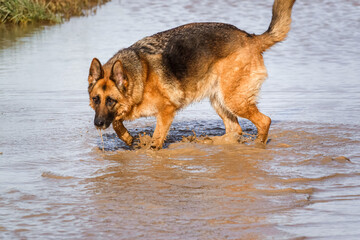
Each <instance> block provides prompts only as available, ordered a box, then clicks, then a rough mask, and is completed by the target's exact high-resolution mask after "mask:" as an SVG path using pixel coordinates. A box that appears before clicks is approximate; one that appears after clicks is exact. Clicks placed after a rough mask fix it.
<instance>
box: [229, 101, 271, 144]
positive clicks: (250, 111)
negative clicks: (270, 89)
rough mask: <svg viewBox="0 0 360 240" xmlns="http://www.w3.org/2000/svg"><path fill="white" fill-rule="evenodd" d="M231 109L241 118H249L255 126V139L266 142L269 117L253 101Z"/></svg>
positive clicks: (269, 123) (269, 122)
mask: <svg viewBox="0 0 360 240" xmlns="http://www.w3.org/2000/svg"><path fill="white" fill-rule="evenodd" d="M233 111H234V112H235V113H236V114H237V115H238V116H239V117H242V118H246V119H249V120H250V121H251V122H252V123H253V124H254V125H255V126H256V128H257V132H258V135H257V141H260V142H261V143H264V144H266V142H267V137H268V133H269V128H270V125H271V118H270V117H268V116H266V115H265V114H263V113H261V112H260V111H259V109H258V108H257V106H256V105H255V103H253V104H248V105H246V106H242V107H241V108H235V109H233Z"/></svg>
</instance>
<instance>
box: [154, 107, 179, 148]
mask: <svg viewBox="0 0 360 240" xmlns="http://www.w3.org/2000/svg"><path fill="white" fill-rule="evenodd" d="M174 116H175V108H174V107H172V106H167V107H164V108H163V109H162V111H160V112H159V114H158V115H157V117H156V128H155V131H154V134H153V137H152V141H151V146H150V147H151V148H152V149H155V150H159V149H161V148H162V146H163V143H164V141H165V138H166V135H167V133H168V131H169V129H170V126H171V123H172V121H173V119H174Z"/></svg>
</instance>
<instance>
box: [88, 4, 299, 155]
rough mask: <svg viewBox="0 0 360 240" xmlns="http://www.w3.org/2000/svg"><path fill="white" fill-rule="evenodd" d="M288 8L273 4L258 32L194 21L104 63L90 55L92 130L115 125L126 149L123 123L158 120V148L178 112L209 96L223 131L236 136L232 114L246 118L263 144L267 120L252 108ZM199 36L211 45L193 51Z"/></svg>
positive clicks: (238, 130)
mask: <svg viewBox="0 0 360 240" xmlns="http://www.w3.org/2000/svg"><path fill="white" fill-rule="evenodd" d="M293 4H294V0H275V3H274V7H273V19H272V21H271V24H270V26H269V29H268V30H267V31H266V32H265V33H264V34H262V35H250V34H247V33H245V32H244V31H241V30H238V29H236V28H235V27H233V26H231V25H226V24H219V23H194V24H188V25H184V26H181V27H178V28H175V29H171V30H168V31H165V32H162V33H158V34H155V35H153V36H150V37H146V38H144V39H142V40H140V41H138V42H137V43H135V44H134V45H132V46H131V47H130V48H128V49H124V50H120V51H119V52H118V53H117V54H115V55H114V57H113V58H111V59H110V60H109V61H108V62H107V63H106V64H105V65H104V66H102V65H101V64H100V62H99V60H97V59H96V58H95V59H94V60H93V61H92V64H91V66H90V72H89V79H88V80H89V96H90V102H91V103H90V105H91V106H92V107H93V108H94V109H95V112H96V116H95V120H94V121H95V125H97V127H98V128H106V127H108V126H109V123H110V122H112V124H113V127H114V129H115V131H116V133H117V135H118V136H119V138H120V139H122V140H123V141H125V142H126V143H127V144H128V145H131V143H132V140H133V138H132V137H131V135H130V134H129V132H128V131H127V130H126V128H125V127H124V125H123V121H127V120H134V119H137V118H140V117H148V116H156V118H157V124H156V129H155V131H154V134H153V138H152V147H153V148H155V149H159V148H161V147H162V145H163V142H164V140H165V138H166V135H167V133H168V131H169V128H170V125H171V123H172V121H173V118H174V116H175V114H176V111H178V110H179V109H181V108H184V107H186V106H187V105H188V104H190V103H192V102H194V101H200V100H202V99H203V98H210V101H211V104H212V106H213V107H214V108H215V110H216V112H217V113H218V114H219V116H220V117H221V118H222V120H223V121H224V125H225V128H226V133H227V134H228V133H233V132H235V133H239V134H241V133H242V129H241V127H240V125H239V123H238V119H237V117H242V118H247V119H249V120H250V121H252V122H253V123H254V125H255V126H256V128H257V130H258V140H259V141H260V142H262V143H266V140H267V136H268V131H269V128H270V124H271V119H270V118H269V117H268V116H266V115H264V114H262V113H261V112H259V110H258V108H257V107H256V101H257V96H258V94H259V91H260V88H261V85H262V83H263V82H264V80H265V79H266V77H267V72H266V68H265V66H264V62H263V57H262V52H263V51H265V50H266V49H267V48H269V47H270V46H271V45H273V44H275V43H276V42H278V41H281V40H283V39H284V38H285V37H286V34H287V32H288V31H289V29H290V22H291V18H290V16H291V8H292V5H293ZM197 38H199V39H203V40H202V41H204V42H208V44H209V45H199V47H196V46H194V47H193V46H191V44H192V43H193V42H194V44H196V42H195V41H196V40H197ZM184 39H185V40H184ZM200 44H203V43H200ZM188 52H190V53H191V52H193V54H188ZM194 56H198V57H197V58H194Z"/></svg>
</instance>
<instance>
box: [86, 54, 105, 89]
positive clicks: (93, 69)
mask: <svg viewBox="0 0 360 240" xmlns="http://www.w3.org/2000/svg"><path fill="white" fill-rule="evenodd" d="M103 77H104V69H103V68H102V66H101V63H100V61H99V59H97V58H94V59H93V60H92V62H91V65H90V69H89V78H88V80H89V91H90V90H91V88H92V87H93V86H94V84H95V83H96V81H98V80H99V79H101V78H103Z"/></svg>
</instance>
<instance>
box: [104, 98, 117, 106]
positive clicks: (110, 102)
mask: <svg viewBox="0 0 360 240" xmlns="http://www.w3.org/2000/svg"><path fill="white" fill-rule="evenodd" d="M116 102H117V101H116V100H115V99H112V98H110V97H108V98H107V99H106V105H108V106H113V105H114V104H115V103H116Z"/></svg>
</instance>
